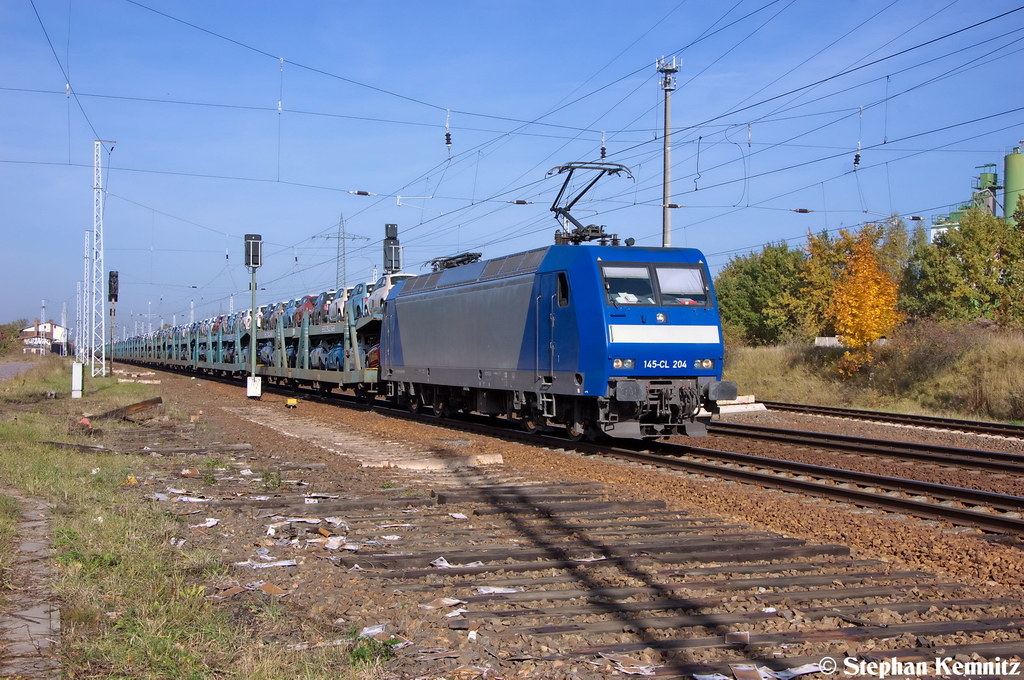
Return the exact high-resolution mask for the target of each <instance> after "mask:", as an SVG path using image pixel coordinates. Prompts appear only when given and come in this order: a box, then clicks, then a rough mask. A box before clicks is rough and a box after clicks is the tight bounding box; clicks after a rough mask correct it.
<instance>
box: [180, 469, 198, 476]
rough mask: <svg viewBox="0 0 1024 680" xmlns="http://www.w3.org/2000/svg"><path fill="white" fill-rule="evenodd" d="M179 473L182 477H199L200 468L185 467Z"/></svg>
mask: <svg viewBox="0 0 1024 680" xmlns="http://www.w3.org/2000/svg"><path fill="white" fill-rule="evenodd" d="M178 475H179V476H181V477H198V476H199V470H196V469H195V468H183V469H182V471H181V472H179V473H178Z"/></svg>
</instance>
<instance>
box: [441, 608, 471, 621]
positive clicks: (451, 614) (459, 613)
mask: <svg viewBox="0 0 1024 680" xmlns="http://www.w3.org/2000/svg"><path fill="white" fill-rule="evenodd" d="M468 611H469V610H468V609H463V608H462V607H459V608H458V609H453V610H452V611H450V612H448V613H447V614H445V615H444V616H445V618H447V619H451V618H455V617H456V616H462V615H463V614H465V613H466V612H468Z"/></svg>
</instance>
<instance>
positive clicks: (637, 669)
mask: <svg viewBox="0 0 1024 680" xmlns="http://www.w3.org/2000/svg"><path fill="white" fill-rule="evenodd" d="M598 656H600V657H601V658H603V659H608V660H609V661H611V662H612V663H613V664H615V670H617V671H618V672H620V673H625V674H626V675H654V673H655V670H654V669H655V668H660V666H655V665H653V664H645V663H644V662H643V661H640V660H639V659H634V658H633V657H631V656H625V655H623V654H607V653H605V652H601V653H600V654H599V655H598Z"/></svg>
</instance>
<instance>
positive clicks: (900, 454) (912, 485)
mask: <svg viewBox="0 0 1024 680" xmlns="http://www.w3.org/2000/svg"><path fill="white" fill-rule="evenodd" d="M214 379H216V378H214ZM265 390H266V391H268V392H276V393H279V394H282V395H285V394H288V395H294V394H300V395H302V396H303V397H304V398H306V399H310V400H315V401H321V402H326V403H344V404H345V405H347V406H350V407H355V408H367V407H368V406H367V401H366V399H364V398H359V397H352V396H350V395H346V394H338V393H330V394H327V395H325V394H322V393H320V392H317V391H315V390H305V389H301V388H299V389H296V388H288V387H282V386H275V385H267V386H266V387H265ZM769 404H771V405H772V406H771V407H775V406H777V404H775V403H774V402H767V403H766V405H769ZM790 406H798V405H790ZM372 408H375V409H377V410H379V411H382V412H386V413H388V414H389V415H390V416H392V417H397V418H402V419H406V420H412V421H418V422H424V423H430V424H436V425H444V426H447V427H452V428H456V429H461V430H464V431H469V432H475V433H477V434H482V435H486V436H497V437H502V438H505V439H511V440H515V441H520V442H523V443H529V444H542V445H545V446H549V447H553V448H561V449H565V450H571V451H577V452H579V453H582V454H584V455H602V456H609V457H612V458H618V459H623V460H632V461H635V462H639V463H642V464H645V465H652V466H656V467H662V468H665V469H674V470H684V471H687V472H691V473H697V474H702V475H706V476H708V477H712V478H714V477H717V478H722V479H729V480H732V481H736V482H742V483H746V484H755V485H758V486H762V487H764V488H775V489H782V490H785V491H790V492H794V493H804V494H808V495H811V496H815V497H819V498H828V499H831V500H834V501H837V502H841V503H849V504H852V505H855V506H858V507H866V508H876V509H879V510H884V511H887V512H891V513H897V514H900V515H909V516H911V517H917V518H921V519H925V520H938V521H946V522H950V523H951V524H954V525H956V526H962V527H973V528H976V529H979V530H981V531H985V532H990V533H995V534H1006V535H1010V536H1014V537H1016V536H1024V519H1022V517H1024V498H1021V497H1019V496H1013V495H1007V494H998V493H990V492H985V491H979V490H975V489H967V488H963V487H956V486H949V485H943V484H934V483H929V482H921V481H917V480H911V479H903V478H898V477H887V476H882V475H872V474H869V473H862V472H854V471H850V470H842V469H840V468H833V467H824V466H818V465H809V464H806V463H799V462H794V461H786V460H779V459H772V458H764V457H761V456H752V455H748V454H742V453H734V452H729V451H720V450H717V449H710V448H704V447H696V446H689V445H679V444H672V443H667V442H663V441H658V440H642V441H640V440H638V441H632V440H610V441H612V442H613V443H612V444H607V443H592V442H571V441H569V440H567V439H564V438H562V437H561V436H559V431H560V428H558V429H556V431H555V432H553V433H547V434H538V433H535V432H533V433H530V432H522V431H520V429H519V428H518V426H517V425H516V424H514V423H510V422H508V421H504V420H499V419H496V418H488V417H462V416H460V417H457V418H455V417H439V416H436V415H427V414H423V413H416V414H414V413H409V412H408V411H406V410H405V409H402V408H398V407H394V406H390V405H387V404H386V403H385V402H382V401H380V400H377V401H376V402H374V403H372ZM809 408H819V407H809ZM838 410H839V411H851V412H853V413H870V414H871V415H875V414H873V413H871V412H860V411H856V410H854V409H838ZM878 415H879V416H887V415H889V414H878ZM896 417H900V416H896ZM909 418H916V417H913V416H910V417H909ZM939 420H943V419H939ZM894 422H895V421H894ZM953 422H957V423H961V422H963V423H969V422H971V421H953ZM982 425H986V424H982ZM1020 429H1021V430H1022V431H1024V428H1020ZM711 432H712V433H718V434H727V435H729V436H744V437H752V438H755V439H764V440H774V441H784V442H786V443H790V444H800V445H812V446H829V447H832V448H837V449H841V450H845V451H852V452H858V453H871V454H876V455H886V456H890V457H895V458H901V459H903V460H913V461H917V462H927V463H931V464H943V465H958V466H969V467H973V468H975V469H978V470H984V471H986V472H995V473H998V474H1022V472H1024V468H1022V465H1024V456H1021V455H1018V454H1008V453H1003V452H996V451H978V450H974V449H956V448H953V447H942V446H935V445H926V444H909V443H903V442H894V441H889V440H872V439H867V438H862V437H849V436H845V435H830V434H824V433H810V432H794V431H791V430H780V429H776V428H765V427H760V426H752V425H740V424H735V423H724V422H715V423H713V424H712V428H711Z"/></svg>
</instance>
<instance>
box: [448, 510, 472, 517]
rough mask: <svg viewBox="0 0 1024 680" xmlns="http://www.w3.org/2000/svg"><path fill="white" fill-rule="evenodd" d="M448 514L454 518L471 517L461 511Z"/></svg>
mask: <svg viewBox="0 0 1024 680" xmlns="http://www.w3.org/2000/svg"><path fill="white" fill-rule="evenodd" d="M448 516H449V517H451V518H452V519H469V517H466V516H465V515H463V514H462V513H461V512H449V513H448Z"/></svg>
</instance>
